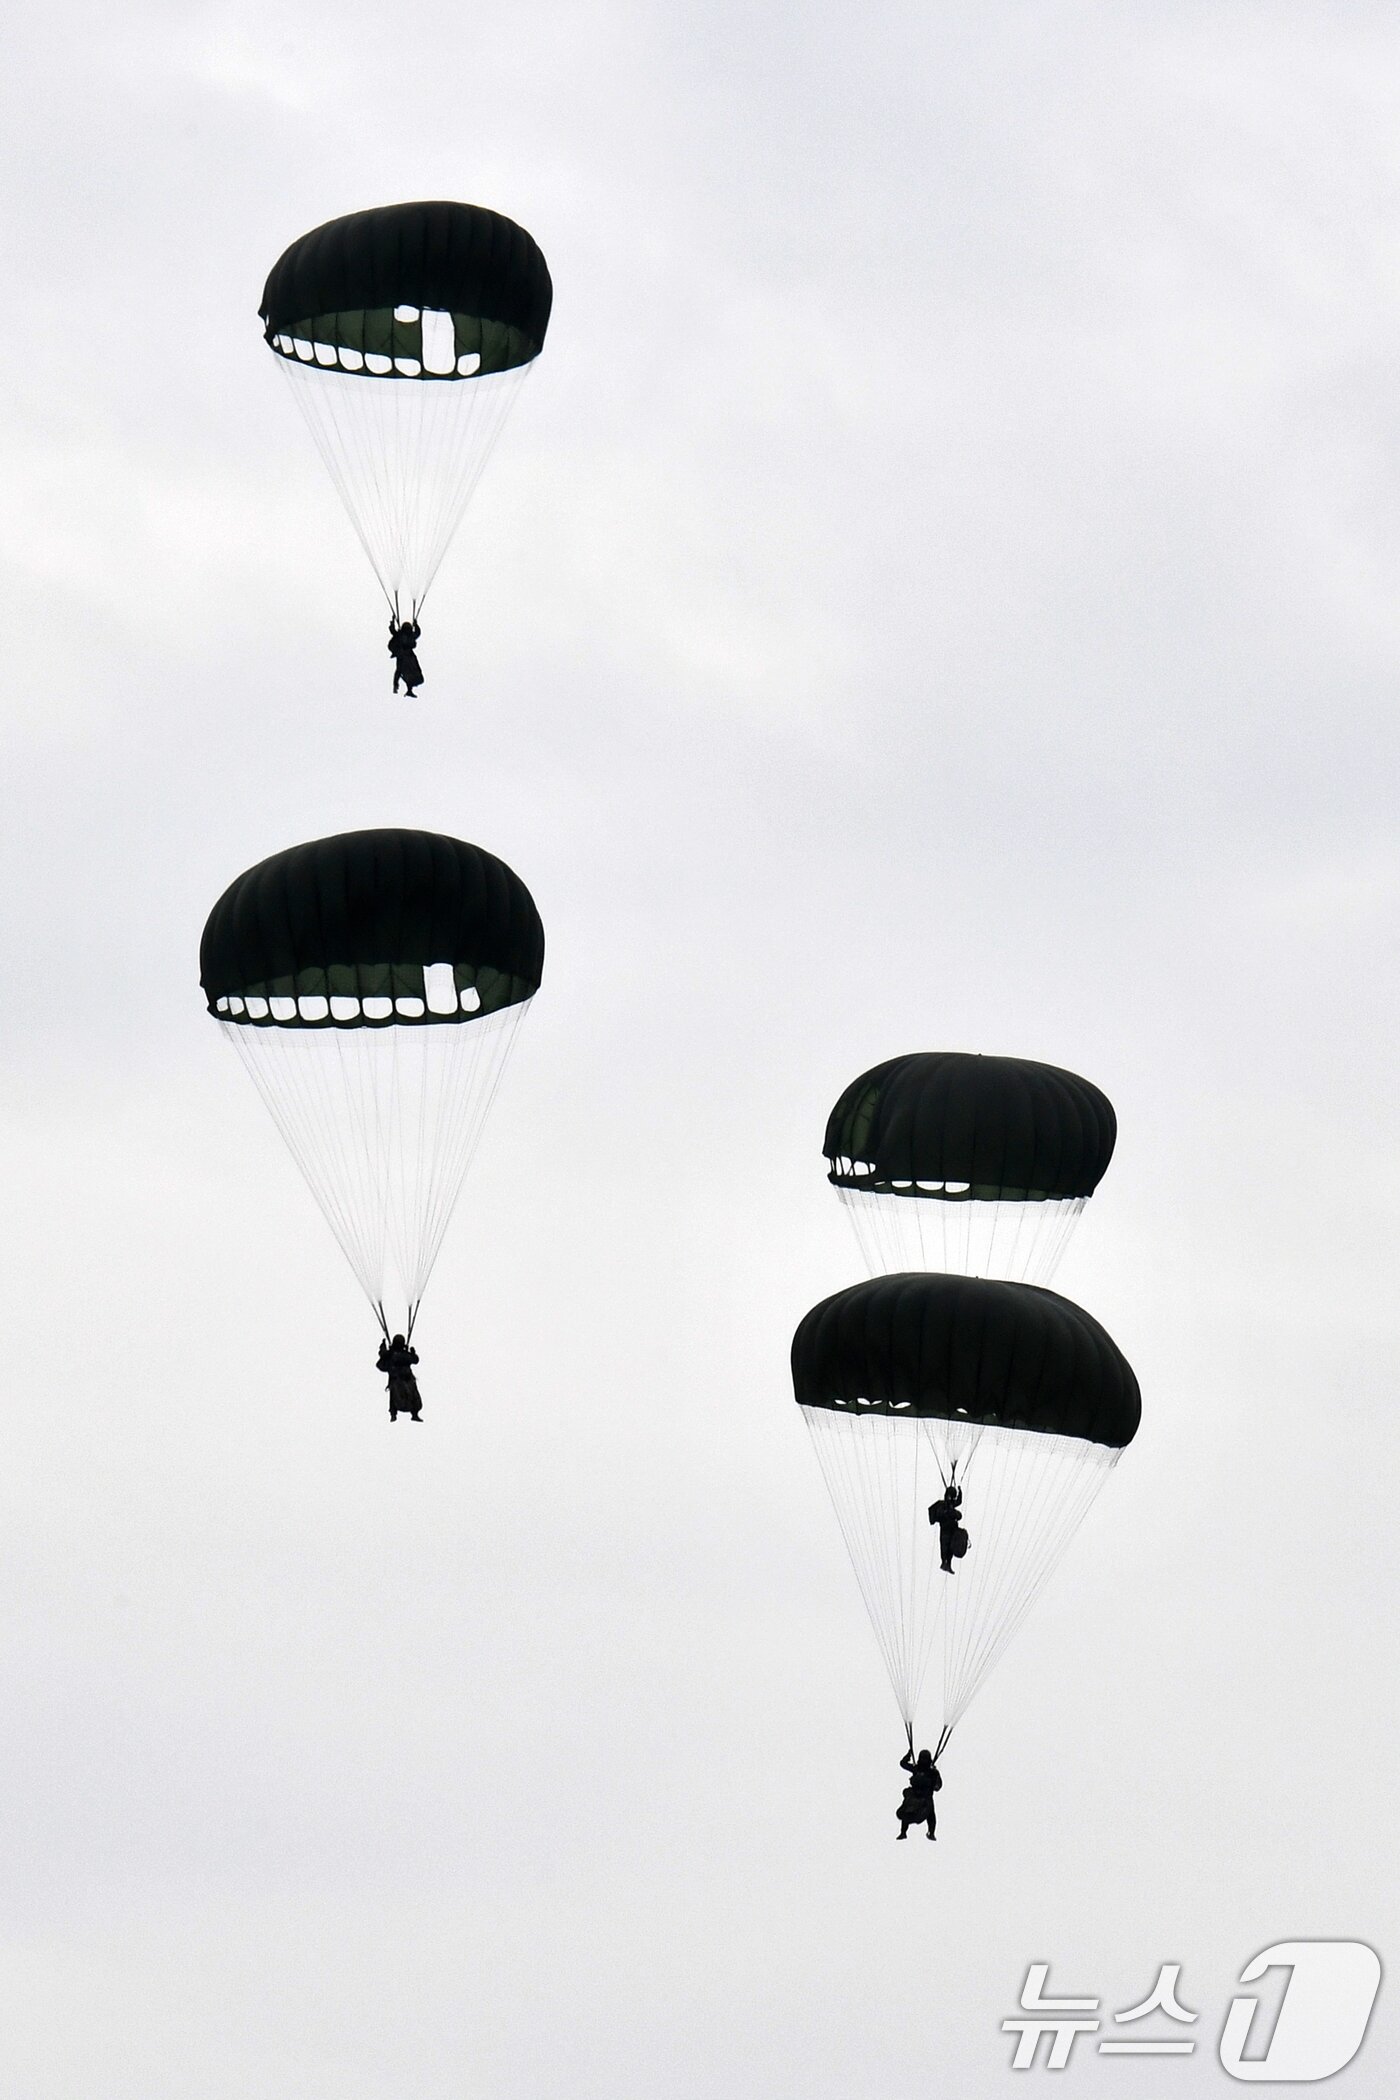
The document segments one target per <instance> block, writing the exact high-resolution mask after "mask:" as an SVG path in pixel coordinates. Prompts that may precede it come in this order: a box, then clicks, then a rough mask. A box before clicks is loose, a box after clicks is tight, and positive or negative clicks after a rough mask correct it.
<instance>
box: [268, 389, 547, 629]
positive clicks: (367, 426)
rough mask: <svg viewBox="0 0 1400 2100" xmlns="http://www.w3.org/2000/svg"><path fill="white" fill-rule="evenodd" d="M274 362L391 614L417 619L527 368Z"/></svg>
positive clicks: (396, 617) (396, 616)
mask: <svg viewBox="0 0 1400 2100" xmlns="http://www.w3.org/2000/svg"><path fill="white" fill-rule="evenodd" d="M277 362H278V364H279V365H280V366H281V367H282V369H283V370H284V372H285V373H286V375H287V382H288V384H289V386H290V387H291V389H292V393H293V395H294V397H295V399H296V402H297V406H298V408H299V409H300V410H301V413H302V415H303V416H304V417H305V419H306V422H307V425H308V427H309V429H310V431H311V435H312V437H313V439H314V440H315V443H316V447H317V450H318V451H319V452H320V454H321V458H322V460H323V461H324V463H325V466H326V470H327V472H328V473H329V474H330V477H331V480H332V482H333V483H334V485H335V488H336V492H337V494H338V495H339V497H340V500H341V502H342V504H343V505H344V507H345V510H346V512H347V514H348V515H349V518H350V521H351V524H352V525H353V526H354V528H355V532H356V534H357V536H358V538H359V541H360V545H361V546H362V547H363V548H364V551H365V554H366V556H367V557H368V559H369V562H370V565H371V567H372V568H373V570H374V572H375V574H376V576H377V577H378V578H379V584H380V588H381V590H382V591H383V593H384V596H385V599H386V601H387V603H388V605H389V608H390V610H391V612H392V613H393V614H394V617H395V619H396V620H397V619H398V618H399V617H400V615H399V610H398V608H399V606H400V604H402V603H405V602H406V603H408V604H409V605H411V606H412V614H411V617H412V618H414V619H415V620H416V618H417V616H418V613H419V611H420V609H421V607H422V605H423V602H424V600H425V599H426V597H427V595H428V589H429V586H430V585H431V583H432V581H433V578H434V576H435V575H436V574H437V571H438V568H439V566H440V564H441V562H442V559H443V556H444V555H445V554H446V552H447V548H448V546H449V544H450V543H451V540H452V536H453V534H454V533H455V531H456V529H457V526H458V525H459V524H460V522H461V519H462V514H463V512H464V511H465V510H466V507H467V504H468V503H469V501H470V500H471V496H472V493H473V491H474V489H475V487H476V484H477V481H478V479H479V478H480V475H481V473H482V470H483V469H484V467H485V465H486V462H487V460H488V459H489V457H490V455H491V452H492V450H493V449H494V447H495V444H496V441H497V439H498V438H499V436H500V433H501V429H502V427H503V425H504V423H505V420H506V417H507V416H508V414H509V413H510V410H511V408H512V406H513V405H514V402H515V399H516V397H517V395H518V393H519V391H520V388H521V386H522V385H523V383H524V379H525V376H526V374H527V373H528V371H529V370H530V367H529V366H528V365H522V366H517V367H515V368H514V369H513V370H511V371H509V372H494V373H487V374H484V375H482V376H479V377H467V378H462V379H452V380H447V379H421V378H406V377H393V376H389V375H369V374H364V373H361V374H356V373H349V372H344V371H334V370H327V369H325V368H324V367H323V366H321V365H318V364H316V363H315V362H312V361H306V360H302V359H299V358H287V357H281V356H279V357H278V359H277Z"/></svg>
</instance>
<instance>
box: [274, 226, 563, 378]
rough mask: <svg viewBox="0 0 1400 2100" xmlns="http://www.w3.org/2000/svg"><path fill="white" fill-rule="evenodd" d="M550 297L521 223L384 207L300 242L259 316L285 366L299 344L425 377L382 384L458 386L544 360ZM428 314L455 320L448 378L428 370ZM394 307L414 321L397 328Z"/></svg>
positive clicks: (279, 268)
mask: <svg viewBox="0 0 1400 2100" xmlns="http://www.w3.org/2000/svg"><path fill="white" fill-rule="evenodd" d="M553 298H554V287H553V285H552V284H551V283H550V277H549V269H548V266H547V265H546V263H545V259H544V257H543V255H541V253H540V251H539V249H538V248H537V247H536V245H535V243H534V241H533V240H532V239H531V238H530V235H529V234H528V233H527V232H526V231H525V229H524V227H523V226H517V225H516V224H515V222H514V220H512V219H506V218H503V217H502V216H501V214H500V213H499V212H495V211H487V210H485V209H484V208H483V207H482V206H481V205H479V204H450V203H437V204H386V205H381V206H379V207H378V208H377V209H375V210H373V211H355V212H351V213H349V215H348V216H347V217H346V218H343V219H331V220H330V221H329V222H328V223H327V224H326V225H324V226H317V227H316V228H315V229H314V231H312V232H311V233H304V234H303V235H302V237H301V239H300V240H298V241H293V242H292V245H291V247H290V248H288V250H287V251H286V253H285V255H283V256H281V257H280V258H279V260H278V261H277V262H275V263H274V264H273V266H272V272H271V275H270V276H269V278H268V280H267V284H266V286H265V288H264V290H263V296H262V306H261V307H260V309H259V311H260V313H261V315H262V320H263V333H264V335H265V336H266V338H267V341H268V343H269V345H270V346H271V348H272V349H273V350H275V351H276V352H277V354H278V355H279V356H280V357H288V358H293V359H295V358H296V357H297V355H298V353H297V350H296V344H297V342H298V341H301V342H303V343H308V344H310V343H319V344H322V345H324V346H325V347H326V349H327V350H334V351H335V352H336V360H335V362H336V364H337V365H339V367H340V369H341V370H343V371H354V372H360V371H364V370H366V369H367V368H366V367H365V366H364V364H363V359H364V358H366V357H377V358H379V359H381V360H382V359H386V358H388V359H394V358H397V359H401V360H404V361H405V362H411V363H412V364H413V365H416V366H417V370H416V371H410V372H409V373H407V374H405V373H404V372H403V370H402V367H401V366H398V367H390V368H389V371H388V373H387V374H381V375H377V376H395V377H412V378H423V379H456V378H461V377H466V376H472V377H475V376H476V375H477V374H478V373H483V372H506V371H509V370H510V369H511V368H512V367H513V366H515V365H527V364H529V362H530V360H531V359H532V358H534V357H538V355H539V353H540V350H541V349H542V348H543V346H544V337H545V330H546V329H547V328H548V326H549V310H550V306H551V304H552V302H553ZM424 308H429V309H431V310H433V311H435V312H438V313H448V314H450V315H451V316H452V324H453V336H454V341H455V348H456V361H455V362H454V364H453V366H452V368H451V369H450V370H446V371H443V370H438V369H436V368H434V369H433V370H431V371H429V370H426V369H425V368H424V366H423V327H422V320H421V318H420V317H421V314H422V312H423V309H424ZM395 309H404V310H407V309H412V318H411V319H407V320H396V319H395V317H394V316H395ZM346 351H348V352H349V353H350V355H349V357H348V358H345V357H343V356H342V355H341V353H343V352H346ZM478 359H479V360H480V362H479V363H478V362H477V360H478ZM320 361H321V360H319V359H318V360H317V362H320ZM464 365H466V366H469V367H470V371H469V372H466V371H464V370H463V366H464ZM371 376H375V375H371Z"/></svg>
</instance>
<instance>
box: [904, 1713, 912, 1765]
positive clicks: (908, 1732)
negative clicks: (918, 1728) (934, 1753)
mask: <svg viewBox="0 0 1400 2100" xmlns="http://www.w3.org/2000/svg"><path fill="white" fill-rule="evenodd" d="M904 1733H905V1735H906V1736H907V1737H908V1738H909V1755H910V1756H911V1757H912V1756H913V1755H914V1723H913V1722H912V1721H906V1722H905V1724H904Z"/></svg>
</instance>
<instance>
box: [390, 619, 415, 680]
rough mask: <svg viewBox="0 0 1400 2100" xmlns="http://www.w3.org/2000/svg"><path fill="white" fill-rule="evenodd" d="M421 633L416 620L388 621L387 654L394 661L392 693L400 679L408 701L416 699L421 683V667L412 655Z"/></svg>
mask: <svg viewBox="0 0 1400 2100" xmlns="http://www.w3.org/2000/svg"><path fill="white" fill-rule="evenodd" d="M422 631H423V630H422V628H421V627H420V626H419V625H418V622H417V621H416V620H400V619H398V618H396V617H395V618H391V619H390V621H389V654H390V655H391V656H392V657H393V659H394V691H395V692H397V691H398V689H399V680H400V679H402V680H403V685H404V691H405V693H406V694H407V695H408V697H409V699H410V700H416V699H417V697H418V688H419V686H420V685H421V684H422V683H423V666H422V665H421V664H420V663H419V661H418V658H417V657H416V656H415V655H414V653H413V652H414V651H415V649H416V648H417V647H418V637H419V635H420V634H421V633H422Z"/></svg>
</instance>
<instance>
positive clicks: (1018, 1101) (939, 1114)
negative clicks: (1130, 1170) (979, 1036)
mask: <svg viewBox="0 0 1400 2100" xmlns="http://www.w3.org/2000/svg"><path fill="white" fill-rule="evenodd" d="M1117 1135H1118V1123H1117V1119H1116V1118H1115V1116H1114V1113H1113V1107H1112V1104H1111V1103H1110V1101H1109V1100H1108V1097H1107V1095H1105V1094H1102V1093H1100V1091H1099V1089H1098V1088H1097V1087H1096V1086H1092V1085H1091V1084H1090V1082H1089V1081H1088V1080H1087V1079H1081V1078H1079V1076H1078V1075H1077V1074H1076V1073H1074V1072H1062V1071H1061V1070H1060V1069H1059V1068H1058V1066H1055V1065H1040V1064H1034V1063H1032V1062H1031V1061H1030V1059H1028V1058H1023V1057H974V1056H971V1055H969V1054H968V1053H967V1052H965V1051H961V1050H924V1051H917V1052H915V1053H913V1054H912V1055H910V1056H908V1057H892V1058H890V1059H889V1060H888V1061H887V1062H886V1063H885V1064H882V1065H876V1066H875V1067H874V1069H873V1070H871V1071H869V1072H863V1073H862V1074H861V1076H860V1078H859V1079H857V1080H854V1081H853V1082H852V1083H851V1085H850V1086H848V1087H847V1088H846V1091H845V1092H844V1093H843V1094H842V1096H841V1098H840V1100H839V1101H838V1102H837V1104H836V1106H835V1108H833V1109H832V1111H831V1114H830V1116H829V1118H828V1119H827V1126H826V1141H825V1144H824V1145H823V1147H822V1149H823V1151H824V1152H825V1154H826V1158H827V1163H828V1168H829V1177H828V1178H829V1179H830V1180H831V1181H833V1182H835V1184H836V1186H837V1187H838V1188H848V1189H868V1190H871V1191H872V1192H874V1193H876V1194H881V1195H901V1196H923V1197H926V1198H928V1197H932V1198H934V1199H935V1200H938V1201H942V1202H955V1203H956V1202H969V1201H974V1202H975V1201H980V1202H999V1201H1006V1200H1012V1201H1018V1202H1022V1203H1043V1202H1049V1201H1052V1200H1055V1199H1058V1198H1063V1197H1083V1196H1091V1195H1092V1194H1093V1192H1094V1190H1095V1189H1096V1188H1097V1187H1098V1184H1099V1182H1100V1181H1101V1180H1102V1178H1103V1175H1104V1172H1105V1170H1106V1169H1107V1166H1108V1163H1109V1161H1110V1159H1112V1157H1113V1146H1114V1140H1115V1139H1116V1137H1117ZM950 1184H952V1186H950Z"/></svg>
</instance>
